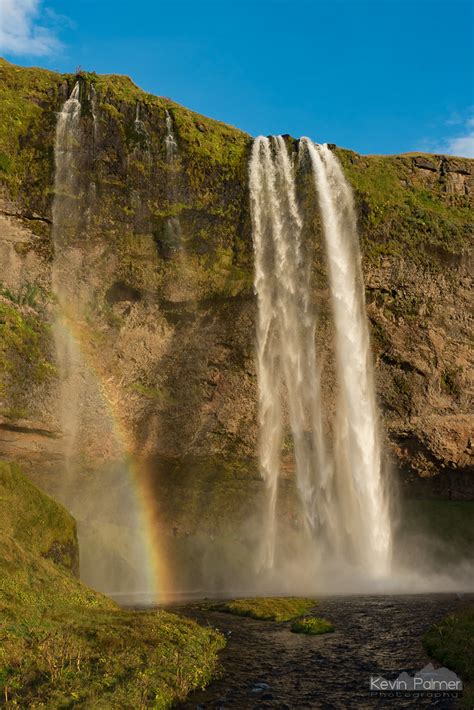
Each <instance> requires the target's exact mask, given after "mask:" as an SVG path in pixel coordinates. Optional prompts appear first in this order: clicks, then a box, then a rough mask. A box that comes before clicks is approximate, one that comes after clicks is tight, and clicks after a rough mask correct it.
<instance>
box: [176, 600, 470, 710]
mask: <svg viewBox="0 0 474 710" xmlns="http://www.w3.org/2000/svg"><path fill="white" fill-rule="evenodd" d="M473 601H474V595H472V594H470V595H464V596H463V597H462V598H459V597H458V596H457V595H455V594H442V595H441V594H440V595H416V596H415V595H413V596H360V597H331V598H326V599H322V600H321V601H320V603H319V604H318V608H317V615H318V616H324V617H326V618H327V619H330V620H331V621H332V622H333V623H334V625H335V627H336V631H335V632H334V633H332V634H326V635H324V636H305V635H301V634H294V633H291V631H290V628H289V627H290V624H288V623H280V624H277V623H272V622H263V621H256V620H253V619H249V618H243V617H238V616H233V615H231V614H226V613H222V612H217V611H207V610H205V609H202V608H199V605H198V604H188V605H186V606H184V605H183V606H179V607H177V608H176V609H173V611H177V612H178V613H182V614H185V615H186V616H188V617H191V618H193V619H195V620H196V621H198V622H199V623H201V624H210V625H211V626H214V627H215V628H217V629H219V630H220V631H221V632H222V633H224V634H225V635H226V637H227V639H228V643H227V647H226V648H225V649H224V651H223V652H222V654H221V662H222V666H223V675H222V678H221V679H219V680H216V681H215V682H213V683H212V684H211V685H210V686H209V688H207V689H206V690H204V691H198V692H196V693H193V694H192V695H191V696H190V697H189V699H188V700H187V701H186V702H185V703H184V704H182V705H181V706H180V707H182V708H189V709H190V708H193V710H198V709H199V710H201V709H204V708H222V709H224V708H239V710H246V709H247V708H280V710H284V709H289V710H300V708H301V710H303V708H327V709H328V710H329V709H330V708H341V709H344V710H346V709H349V708H351V709H352V708H378V707H384V708H398V707H412V708H419V707H429V706H433V707H436V708H439V709H444V708H454V707H457V701H455V700H441V701H439V702H438V703H436V704H434V701H433V700H432V699H428V698H424V699H423V698H421V697H419V698H417V699H413V698H412V699H394V698H384V699H379V698H374V697H371V696H370V692H369V679H370V676H371V675H372V676H377V675H382V676H384V677H386V678H389V679H391V680H392V679H394V678H396V677H397V676H398V675H399V673H401V672H402V671H407V672H408V673H410V674H413V673H414V672H415V671H419V670H421V669H422V668H423V667H424V666H425V665H426V664H427V663H429V662H430V659H429V658H428V656H427V655H426V652H425V651H424V649H423V646H422V643H421V638H422V636H423V633H424V632H425V631H426V629H427V628H428V627H429V626H430V625H431V624H433V623H435V622H437V621H439V620H440V619H441V618H442V617H443V616H445V615H446V614H447V613H449V612H451V611H454V610H456V609H461V608H462V607H463V606H464V605H465V604H466V603H471V604H472V603H473ZM435 665H436V664H435ZM438 665H439V664H438Z"/></svg>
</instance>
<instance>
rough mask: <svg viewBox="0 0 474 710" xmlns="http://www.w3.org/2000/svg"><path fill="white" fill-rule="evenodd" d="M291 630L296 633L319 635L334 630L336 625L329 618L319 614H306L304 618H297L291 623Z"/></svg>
mask: <svg viewBox="0 0 474 710" xmlns="http://www.w3.org/2000/svg"><path fill="white" fill-rule="evenodd" d="M291 630H292V631H293V633H295V634H308V635H310V636H317V635H319V634H327V633H330V632H331V631H334V626H333V625H332V624H331V622H330V621H328V620H327V619H322V618H320V617H318V616H306V617H305V618H304V619H297V620H296V621H294V622H293V623H292V624H291Z"/></svg>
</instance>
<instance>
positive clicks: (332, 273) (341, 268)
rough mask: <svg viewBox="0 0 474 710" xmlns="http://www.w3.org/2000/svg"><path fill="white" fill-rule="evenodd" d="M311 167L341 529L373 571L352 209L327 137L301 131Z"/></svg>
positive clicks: (379, 558) (365, 352)
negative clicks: (333, 384)
mask: <svg viewBox="0 0 474 710" xmlns="http://www.w3.org/2000/svg"><path fill="white" fill-rule="evenodd" d="M302 143H303V145H304V146H305V147H306V149H307V150H308V152H309V156H310V158H311V164H312V167H313V171H314V177H315V183H316V189H317V191H318V199H319V205H320V210H321V216H322V220H323V231H324V236H325V242H326V253H327V261H328V270H329V282H330V290H331V301H332V310H333V315H334V324H335V331H336V338H335V340H336V343H335V346H336V364H337V371H338V376H339V382H340V398H339V408H338V414H337V418H336V427H335V440H336V446H335V453H336V468H337V470H338V471H339V472H340V473H341V476H342V475H343V476H344V480H343V485H342V486H341V487H340V493H341V495H340V497H341V504H342V505H343V507H344V519H345V520H346V528H347V534H348V535H349V536H350V537H351V538H352V540H353V541H354V543H355V544H354V545H353V548H354V554H355V555H356V559H358V561H359V562H360V563H361V564H364V566H365V567H366V568H367V569H370V570H371V571H372V572H374V573H377V574H379V575H382V576H383V575H384V574H385V573H387V572H388V567H389V563H390V554H391V532H390V520H389V513H388V501H387V497H386V492H385V490H384V485H383V480H382V474H381V447H380V437H379V431H378V428H379V427H378V412H377V405H376V398H375V386H374V375H373V365H372V353H371V348H370V338H369V329H368V323H367V315H366V306H365V293H364V283H363V276H362V267H361V256H360V249H359V241H358V235H357V217H356V214H355V209H354V204H353V199H352V192H351V189H350V187H349V185H348V183H347V181H346V179H345V178H344V174H343V172H342V169H341V166H340V164H339V162H338V160H337V158H336V157H335V156H334V154H333V153H332V152H331V151H330V150H329V148H328V147H327V145H321V146H316V145H314V144H313V143H312V142H311V141H310V140H308V139H303V141H302Z"/></svg>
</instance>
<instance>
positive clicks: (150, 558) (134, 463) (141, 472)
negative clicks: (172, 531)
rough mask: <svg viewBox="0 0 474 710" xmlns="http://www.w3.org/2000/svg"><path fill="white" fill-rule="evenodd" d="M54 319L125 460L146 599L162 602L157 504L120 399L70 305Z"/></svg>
mask: <svg viewBox="0 0 474 710" xmlns="http://www.w3.org/2000/svg"><path fill="white" fill-rule="evenodd" d="M56 295H58V294H56ZM56 322H57V323H59V324H60V326H61V328H62V329H63V331H64V332H65V333H66V335H67V337H68V338H69V339H70V341H71V343H72V344H73V346H74V347H75V348H77V350H78V352H79V354H80V357H81V364H82V365H83V366H84V367H85V368H86V370H87V373H88V374H90V376H91V378H92V380H93V382H94V384H95V385H96V392H97V393H98V394H99V396H100V399H101V401H102V403H103V405H104V408H105V410H106V412H107V415H108V417H109V419H110V423H111V425H112V430H113V435H114V437H115V440H116V442H117V444H118V445H119V449H120V452H121V457H122V459H123V461H125V463H126V470H127V476H128V478H129V482H130V484H131V489H132V491H133V494H134V498H135V500H134V503H135V505H136V510H137V514H138V516H139V518H140V522H141V524H142V526H143V529H144V531H145V539H144V543H143V544H144V547H145V549H144V550H143V556H144V559H145V561H146V570H145V574H146V578H147V587H148V588H147V590H146V597H147V601H148V602H150V601H152V602H154V603H159V602H160V601H164V600H165V598H166V597H169V596H172V595H173V584H172V577H171V574H170V569H169V565H168V563H167V559H166V554H165V552H164V549H163V546H162V535H161V532H160V529H159V525H158V510H157V503H156V500H155V496H154V495H153V491H152V488H151V485H150V477H149V474H148V472H147V471H146V469H145V466H144V464H143V463H142V462H140V461H139V460H138V459H137V457H136V454H135V446H134V442H133V439H132V436H131V434H130V432H129V431H128V429H127V428H126V426H125V423H124V419H125V418H124V416H123V414H122V412H121V405H120V402H121V399H120V398H119V397H117V396H116V390H115V391H114V388H113V386H112V378H111V377H110V373H108V376H107V377H106V376H105V374H104V373H102V372H100V370H99V367H98V365H97V364H96V363H98V362H100V358H97V357H93V352H92V347H93V346H92V345H91V339H90V336H89V337H87V329H86V328H84V327H83V326H82V324H83V321H82V320H80V319H79V318H78V317H77V315H76V314H75V313H74V312H73V310H72V309H71V308H68V309H66V307H65V306H64V304H62V305H61V306H60V307H59V314H58V317H57V321H56ZM84 325H85V324H84Z"/></svg>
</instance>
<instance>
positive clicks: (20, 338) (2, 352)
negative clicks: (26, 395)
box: [0, 294, 56, 408]
mask: <svg viewBox="0 0 474 710" xmlns="http://www.w3.org/2000/svg"><path fill="white" fill-rule="evenodd" d="M25 298H29V296H28V294H26V296H25ZM55 372H56V370H55V367H54V365H53V363H52V360H51V337H50V326H49V325H48V323H47V322H46V321H45V320H44V318H43V317H42V316H41V315H40V314H39V313H38V312H37V311H35V310H34V309H33V308H31V307H29V306H22V305H18V303H15V302H14V301H13V300H12V299H11V298H8V299H7V298H5V296H1V295H0V394H1V395H3V396H5V394H7V393H8V394H9V397H10V404H11V407H13V408H21V402H19V401H18V396H17V393H16V389H17V387H18V385H19V384H21V383H23V384H24V383H25V381H26V382H31V383H35V384H36V383H41V382H44V381H45V380H47V379H49V378H50V377H52V376H53V375H54V374H55Z"/></svg>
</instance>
